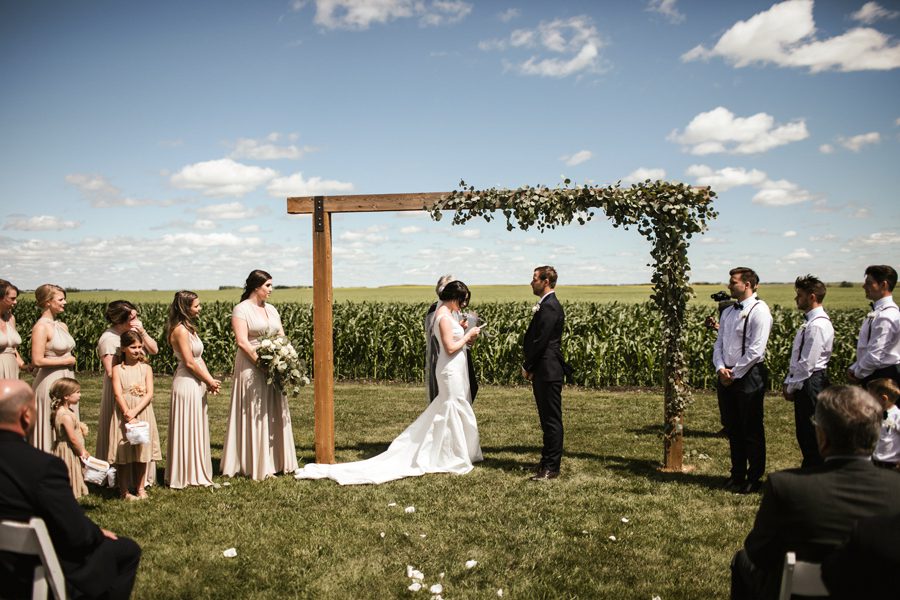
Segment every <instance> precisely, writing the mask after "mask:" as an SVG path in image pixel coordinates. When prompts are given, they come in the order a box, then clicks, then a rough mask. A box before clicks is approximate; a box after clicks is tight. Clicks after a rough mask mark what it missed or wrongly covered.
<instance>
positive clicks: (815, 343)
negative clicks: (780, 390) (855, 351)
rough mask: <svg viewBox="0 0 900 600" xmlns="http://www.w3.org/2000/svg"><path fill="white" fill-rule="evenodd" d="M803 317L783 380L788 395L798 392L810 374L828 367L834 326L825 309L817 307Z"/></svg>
mask: <svg viewBox="0 0 900 600" xmlns="http://www.w3.org/2000/svg"><path fill="white" fill-rule="evenodd" d="M804 318H805V319H806V320H805V321H804V322H803V325H801V326H800V329H798V330H797V335H795V336H794V345H793V347H792V349H791V365H790V367H789V369H788V376H787V377H786V378H785V380H784V383H785V390H786V391H787V393H789V394H793V393H794V392H798V391H800V389H801V388H802V387H803V382H804V381H806V380H807V379H809V376H810V375H812V374H813V373H815V372H816V371H822V370H824V369H827V368H828V359H830V358H831V349H832V346H833V345H834V326H833V325H832V324H831V319H829V318H828V315H827V314H825V309H824V308H822V307H821V306H818V307H816V308H814V309H812V310H811V311H809V312H808V313H806V315H805V316H804Z"/></svg>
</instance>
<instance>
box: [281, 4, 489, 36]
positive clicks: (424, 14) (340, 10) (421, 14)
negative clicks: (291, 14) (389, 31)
mask: <svg viewBox="0 0 900 600" xmlns="http://www.w3.org/2000/svg"><path fill="white" fill-rule="evenodd" d="M315 4H316V16H315V23H316V24H317V25H321V26H322V27H325V28H326V29H352V30H363V29H368V28H369V27H370V26H371V25H372V24H384V23H387V22H389V21H394V20H396V19H408V18H414V17H417V18H418V19H419V24H420V25H422V26H423V27H424V26H435V25H447V24H452V23H457V22H459V21H461V20H462V19H464V18H465V17H466V16H467V15H468V14H469V13H470V12H472V5H471V4H469V3H468V2H462V1H461V0H431V1H430V2H426V1H424V0H315ZM305 5H306V2H302V3H301V2H294V3H293V4H292V8H293V9H294V10H300V9H302V8H303V7H304V6H305Z"/></svg>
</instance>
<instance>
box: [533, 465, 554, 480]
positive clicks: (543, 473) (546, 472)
mask: <svg viewBox="0 0 900 600" xmlns="http://www.w3.org/2000/svg"><path fill="white" fill-rule="evenodd" d="M557 477H559V471H551V470H550V469H547V468H543V469H541V470H540V471H538V472H537V473H535V474H534V475H532V476H531V477H530V478H529V479H531V481H550V480H551V479H556V478H557Z"/></svg>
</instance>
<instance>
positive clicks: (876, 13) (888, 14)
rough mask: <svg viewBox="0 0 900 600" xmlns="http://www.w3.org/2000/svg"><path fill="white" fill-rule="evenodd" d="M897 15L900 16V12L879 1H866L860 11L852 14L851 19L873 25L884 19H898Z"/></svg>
mask: <svg viewBox="0 0 900 600" xmlns="http://www.w3.org/2000/svg"><path fill="white" fill-rule="evenodd" d="M897 17H900V12H897V11H896V10H888V9H886V8H884V7H883V6H881V5H880V4H878V3H877V2H866V3H865V4H863V5H862V6H861V7H860V9H859V10H858V11H856V12H855V13H853V14H852V15H850V18H851V19H853V20H854V21H859V22H860V23H863V24H864V25H871V24H872V23H874V22H876V21H880V20H882V19H896V18H897Z"/></svg>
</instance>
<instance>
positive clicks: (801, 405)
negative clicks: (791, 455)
mask: <svg viewBox="0 0 900 600" xmlns="http://www.w3.org/2000/svg"><path fill="white" fill-rule="evenodd" d="M828 385H829V383H828V373H827V372H826V371H824V370H822V371H816V372H815V373H813V374H812V375H810V376H809V379H807V380H806V381H804V382H803V387H802V388H801V389H800V390H798V391H797V392H795V393H794V430H795V431H796V433H797V444H798V445H799V446H800V454H802V455H803V462H802V463H801V464H800V466H801V467H814V466H816V465H821V464H823V463H824V462H825V461H824V459H823V458H822V456H821V455H820V454H819V443H818V442H817V441H816V427H815V425H813V424H812V416H813V415H814V414H816V402H817V400H816V399H817V398H818V396H819V392H821V391H822V390H824V389H825V388H827V387H828Z"/></svg>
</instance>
